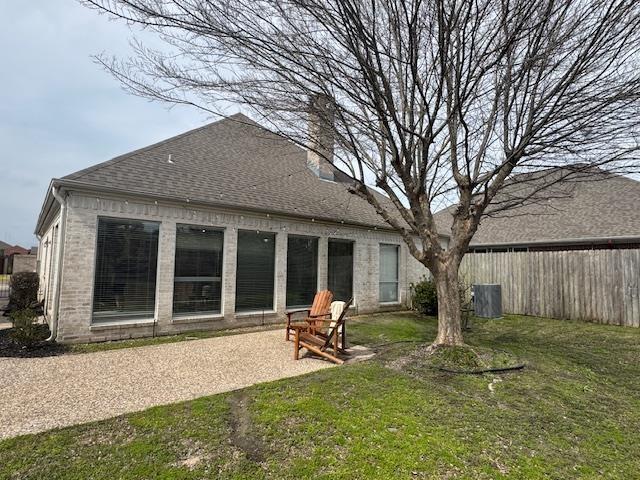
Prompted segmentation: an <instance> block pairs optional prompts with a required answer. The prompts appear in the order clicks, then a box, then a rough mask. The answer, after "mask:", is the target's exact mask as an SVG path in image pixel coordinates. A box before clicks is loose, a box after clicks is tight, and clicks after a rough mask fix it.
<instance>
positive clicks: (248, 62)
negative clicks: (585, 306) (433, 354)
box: [84, 0, 640, 345]
mask: <svg viewBox="0 0 640 480" xmlns="http://www.w3.org/2000/svg"><path fill="white" fill-rule="evenodd" d="M84 3H86V4H88V5H90V6H92V7H94V8H97V9H99V10H100V11H102V12H105V13H107V14H108V15H111V16H113V17H117V18H120V19H123V20H125V21H127V22H131V23H133V24H137V25H140V26H142V27H143V28H145V29H150V30H152V31H154V32H157V34H158V35H159V36H160V38H162V40H164V41H165V47H166V48H163V50H162V51H155V50H153V49H151V48H149V47H148V46H145V45H144V44H141V43H136V45H135V49H136V55H135V57H134V58H133V59H131V60H128V61H124V62H122V61H118V60H116V59H107V58H104V57H102V58H101V61H102V62H103V64H104V65H105V66H106V67H107V68H108V69H109V70H110V71H111V72H112V73H113V74H114V75H115V76H116V77H118V78H119V79H120V80H121V81H122V82H123V83H124V84H125V85H126V86H127V87H128V88H129V89H130V90H132V91H133V92H135V93H137V94H140V95H144V96H147V97H150V98H153V99H157V100H163V101H167V102H172V103H182V104H190V105H195V106H198V107H199V108H204V109H207V110H209V111H212V112H217V111H219V110H220V108H221V105H222V104H223V103H224V102H228V101H230V102H235V103H241V104H244V105H247V106H249V107H251V108H252V109H253V111H254V112H255V113H256V114H257V115H259V116H260V117H261V118H260V120H261V122H263V123H265V122H266V124H267V125H268V127H269V128H270V129H272V130H273V131H276V132H278V133H280V134H282V135H285V136H286V137H287V138H290V139H292V140H294V141H295V142H297V143H299V144H301V145H309V136H308V131H307V127H306V117H307V115H308V114H309V113H310V112H313V113H314V114H315V115H316V118H317V117H318V116H319V117H320V118H324V119H325V120H326V121H327V123H329V124H330V125H331V126H332V127H331V128H332V130H331V133H330V135H328V136H326V138H327V139H329V140H330V141H331V142H332V143H335V152H334V150H333V147H332V146H327V145H322V144H321V145H318V144H311V147H312V148H313V149H314V150H316V151H317V153H318V154H319V155H323V156H325V157H327V158H329V159H331V158H333V159H334V160H335V161H336V162H339V163H341V164H343V165H345V166H347V168H349V169H350V171H351V174H352V176H353V177H354V179H355V180H354V186H353V192H354V193H355V194H357V195H359V196H361V197H363V198H365V199H366V200H367V201H368V202H370V203H371V204H372V205H373V207H374V208H375V209H376V211H377V212H378V213H379V215H381V216H382V218H384V220H385V221H386V222H387V223H388V224H389V225H390V226H391V227H393V228H394V229H395V230H396V231H398V232H399V233H400V234H401V235H402V237H403V238H404V241H405V242H406V244H407V246H408V249H409V251H410V253H411V254H412V255H413V256H414V257H415V258H416V259H417V260H419V261H420V262H421V263H422V264H424V265H425V266H426V267H427V268H428V269H429V270H430V272H431V273H432V275H433V277H434V280H435V282H436V285H437V291H438V302H439V314H438V335H437V338H436V339H435V342H434V345H456V344H461V343H463V337H462V331H461V325H460V324H461V319H460V298H459V292H458V284H457V282H458V268H459V265H460V262H461V261H462V258H463V256H464V255H465V252H466V251H467V249H468V246H469V242H470V241H471V239H472V237H473V235H474V233H475V232H476V230H477V228H478V225H479V224H480V221H481V219H482V218H483V216H485V215H488V214H489V213H496V212H497V211H505V210H508V209H512V208H515V207H517V206H519V205H522V204H523V203H525V202H528V201H535V199H536V198H539V196H540V195H545V190H546V189H547V188H548V187H550V186H551V185H555V184H558V183H561V182H564V181H568V180H570V178H571V177H572V175H574V174H580V173H584V172H585V171H589V169H590V168H592V167H594V166H599V167H600V168H602V169H608V170H621V169H626V168H629V167H637V165H638V160H637V152H638V148H639V144H638V139H639V128H638V126H639V124H640V111H639V110H640V109H639V99H640V65H639V63H640V62H639V58H640V57H639V55H638V53H639V50H640V15H639V13H640V2H637V1H636V0H537V1H531V0H404V1H403V0H368V1H365V0H329V1H318V0H173V1H170V0H85V2H84ZM577 163H578V164H579V165H580V166H579V167H577V168H576V167H572V168H568V169H562V170H558V168H557V167H561V166H565V165H575V164H577ZM559 171H561V172H563V173H562V174H560V175H559V174H558V172H559ZM523 173H525V175H519V174H523ZM531 174H533V177H534V178H535V179H536V181H535V182H531V181H530V180H531V178H532V176H531ZM527 182H529V183H528V184H527ZM367 184H369V185H372V184H375V186H377V187H378V188H379V189H381V190H382V191H384V192H385V193H386V196H388V198H389V200H388V201H387V200H384V201H383V200H381V197H380V196H378V195H375V194H374V192H373V191H372V189H371V188H368V187H367ZM450 203H452V204H453V205H454V206H453V207H452V209H451V211H452V216H453V220H452V225H451V228H450V230H449V231H446V232H444V231H438V227H437V225H436V223H435V221H434V215H433V214H434V212H435V211H437V210H438V209H439V208H441V207H442V206H444V205H446V204H450ZM441 234H447V235H449V236H450V240H449V242H448V245H446V246H443V245H441V242H440V238H441Z"/></svg>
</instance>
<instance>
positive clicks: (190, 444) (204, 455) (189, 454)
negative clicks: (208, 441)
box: [173, 438, 211, 471]
mask: <svg viewBox="0 0 640 480" xmlns="http://www.w3.org/2000/svg"><path fill="white" fill-rule="evenodd" d="M180 443H181V448H180V451H181V454H180V458H179V460H178V461H177V462H176V463H174V464H173V465H174V466H176V467H182V468H186V469H187V470H189V471H193V470H195V469H196V468H198V467H200V466H201V465H202V464H203V463H207V462H208V461H209V460H210V458H211V454H210V452H209V451H207V448H206V447H205V445H204V444H203V443H202V442H200V441H198V440H194V439H192V438H184V439H182V440H181V442H180Z"/></svg>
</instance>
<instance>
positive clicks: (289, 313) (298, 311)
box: [284, 308, 311, 316]
mask: <svg viewBox="0 0 640 480" xmlns="http://www.w3.org/2000/svg"><path fill="white" fill-rule="evenodd" d="M302 312H311V309H310V308H299V309H297V310H286V311H285V312H284V313H285V315H287V316H291V315H293V314H294V313H302ZM308 314H309V313H307V315H308Z"/></svg>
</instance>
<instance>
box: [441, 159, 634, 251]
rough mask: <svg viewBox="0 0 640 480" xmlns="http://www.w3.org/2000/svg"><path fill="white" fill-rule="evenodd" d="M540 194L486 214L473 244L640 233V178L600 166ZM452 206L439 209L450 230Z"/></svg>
mask: <svg viewBox="0 0 640 480" xmlns="http://www.w3.org/2000/svg"><path fill="white" fill-rule="evenodd" d="M536 181H537V180H536V179H534V180H533V181H532V182H531V185H535V182H536ZM540 197H542V198H538V200H537V201H535V202H532V203H529V204H527V205H524V206H521V207H518V208H516V209H514V210H509V211H504V212H500V213H496V215H495V216H488V217H484V218H483V219H482V221H481V224H480V227H479V228H478V231H477V232H476V234H475V236H474V238H473V239H472V241H471V245H472V246H479V245H487V246H490V245H505V244H512V245H516V244H521V245H525V244H532V243H537V244H541V243H545V242H548V243H562V242H565V241H566V242H573V243H575V242H577V241H581V240H583V241H585V242H588V243H593V242H595V241H597V240H601V241H608V240H612V241H616V240H621V239H624V238H628V239H632V238H635V239H638V238H640V182H638V181H636V180H633V179H631V178H628V177H625V176H621V175H616V174H612V173H609V172H604V171H602V170H598V169H595V170H591V171H590V172H589V173H580V174H579V175H577V176H576V177H575V179H574V180H570V181H568V182H566V183H559V184H558V185H557V186H555V187H552V188H550V189H549V190H548V191H545V192H544V193H542V194H541V195H540ZM545 197H546V198H545ZM452 208H454V207H448V208H446V209H444V210H441V211H439V212H438V213H436V214H435V220H436V224H437V226H438V229H439V232H440V234H444V235H449V234H450V229H451V222H452V216H451V211H452Z"/></svg>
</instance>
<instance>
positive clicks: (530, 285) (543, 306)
mask: <svg viewBox="0 0 640 480" xmlns="http://www.w3.org/2000/svg"><path fill="white" fill-rule="evenodd" d="M460 274H461V276H462V277H463V278H464V279H465V281H467V282H469V283H499V284H501V285H502V306H503V309H504V311H505V312H507V313H515V314H522V315H536V316H542V317H553V318H567V319H573V320H586V321H591V322H597V323H607V324H613V325H625V326H633V327H638V326H640V250H639V249H628V250H584V251H563V252H517V253H476V254H469V255H467V256H465V258H464V260H463V262H462V265H461V267H460Z"/></svg>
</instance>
